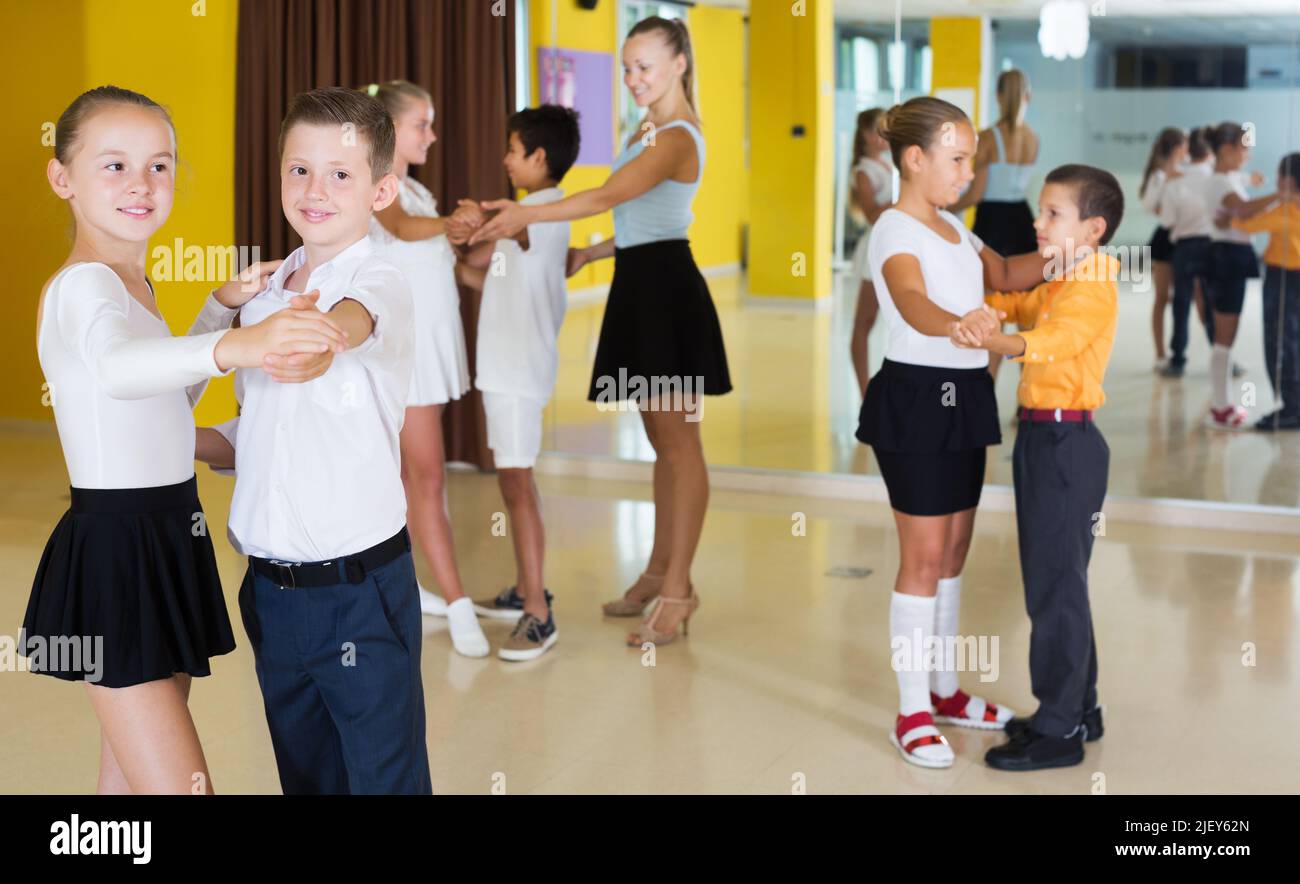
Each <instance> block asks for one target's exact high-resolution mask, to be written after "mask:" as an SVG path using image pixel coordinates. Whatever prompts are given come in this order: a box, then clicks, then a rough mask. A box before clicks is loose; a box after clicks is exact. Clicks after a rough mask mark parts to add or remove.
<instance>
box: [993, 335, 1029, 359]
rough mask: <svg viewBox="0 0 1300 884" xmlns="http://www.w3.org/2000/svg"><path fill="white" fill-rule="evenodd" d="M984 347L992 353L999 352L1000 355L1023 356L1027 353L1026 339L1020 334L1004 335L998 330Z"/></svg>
mask: <svg viewBox="0 0 1300 884" xmlns="http://www.w3.org/2000/svg"><path fill="white" fill-rule="evenodd" d="M984 349H986V350H988V351H989V352H990V353H997V354H998V355H999V356H1011V357H1013V358H1014V357H1016V356H1023V355H1024V353H1025V339H1024V338H1022V337H1021V336H1020V335H1004V334H1003V333H1002V332H998V333H996V334H994V335H992V336H990V337H989V339H988V340H987V341H986V342H985V343H984Z"/></svg>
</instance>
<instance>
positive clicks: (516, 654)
mask: <svg viewBox="0 0 1300 884" xmlns="http://www.w3.org/2000/svg"><path fill="white" fill-rule="evenodd" d="M559 638H560V631H559V630H558V629H556V628H555V614H554V613H552V612H551V610H550V608H549V607H548V608H547V609H546V622H545V623H543V622H542V621H541V620H538V619H537V618H536V617H534V616H533V615H532V614H528V613H525V614H523V616H521V617H520V618H519V622H518V623H516V624H515V629H514V632H512V633H510V638H508V639H506V643H505V644H504V645H502V646H501V650H499V651H497V656H498V657H500V658H501V659H502V660H536V659H537V658H538V657H540V656H542V654H545V653H546V652H547V651H549V650H550V649H551V647H552V646H553V645H554V644H555V642H556V641H557V640H558V639H559Z"/></svg>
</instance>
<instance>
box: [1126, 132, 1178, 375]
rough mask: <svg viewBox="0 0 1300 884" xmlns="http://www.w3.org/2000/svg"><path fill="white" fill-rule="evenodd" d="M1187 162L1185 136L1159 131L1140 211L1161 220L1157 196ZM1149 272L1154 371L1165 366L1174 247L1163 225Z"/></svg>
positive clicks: (1152, 244) (1153, 238) (1152, 245)
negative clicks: (1152, 282) (1151, 279)
mask: <svg viewBox="0 0 1300 884" xmlns="http://www.w3.org/2000/svg"><path fill="white" fill-rule="evenodd" d="M1186 159H1187V133H1186V132H1184V131H1183V130H1182V129H1177V128H1174V127H1172V126H1170V127H1168V128H1165V129H1161V130H1160V134H1159V135H1157V136H1156V140H1155V141H1154V142H1153V143H1152V144H1151V155H1150V156H1149V157H1147V167H1146V169H1144V170H1143V172H1142V185H1141V186H1140V187H1139V188H1138V200H1139V201H1140V202H1141V203H1142V208H1144V209H1146V210H1147V211H1148V212H1150V213H1151V214H1152V215H1155V216H1156V217H1157V218H1159V217H1160V195H1161V193H1163V192H1164V189H1165V185H1166V184H1168V183H1169V182H1170V181H1174V180H1177V179H1178V178H1181V177H1182V172H1180V171H1179V166H1181V165H1182V163H1183V161H1184V160H1186ZM1149 246H1150V249H1151V269H1152V275H1153V276H1154V277H1155V283H1156V300H1155V304H1154V306H1153V307H1152V308H1151V334H1152V335H1153V336H1154V337H1155V342H1156V366H1155V370H1156V371H1161V370H1163V369H1164V367H1165V366H1166V365H1167V362H1166V356H1165V308H1166V307H1168V306H1169V295H1170V293H1171V291H1172V289H1173V284H1174V264H1173V260H1174V244H1173V242H1172V241H1171V240H1170V239H1169V228H1168V227H1165V226H1164V225H1163V224H1161V225H1159V226H1157V227H1156V230H1155V233H1153V234H1151V242H1150V244H1149Z"/></svg>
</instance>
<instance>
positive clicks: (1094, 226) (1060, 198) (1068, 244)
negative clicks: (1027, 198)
mask: <svg viewBox="0 0 1300 884" xmlns="http://www.w3.org/2000/svg"><path fill="white" fill-rule="evenodd" d="M1078 187H1079V185H1076V184H1056V183H1051V184H1044V185H1043V192H1042V193H1041V194H1039V196H1038V217H1037V218H1036V219H1034V230H1036V231H1037V232H1038V253H1039V254H1040V255H1042V256H1043V257H1050V256H1051V255H1052V254H1057V255H1063V256H1065V259H1066V261H1067V262H1072V261H1073V260H1074V257H1075V254H1076V252H1077V251H1078V250H1079V249H1080V248H1081V247H1084V246H1087V247H1089V248H1092V249H1096V248H1097V246H1098V245H1099V244H1100V243H1101V238H1102V236H1103V235H1104V234H1105V232H1106V221H1105V219H1103V218H1101V217H1096V218H1080V217H1079V202H1078V194H1077V192H1076V191H1077V190H1078Z"/></svg>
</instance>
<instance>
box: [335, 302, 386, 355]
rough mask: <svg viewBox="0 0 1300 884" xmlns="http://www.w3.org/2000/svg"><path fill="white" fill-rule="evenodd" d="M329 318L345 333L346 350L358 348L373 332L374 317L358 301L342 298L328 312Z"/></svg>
mask: <svg viewBox="0 0 1300 884" xmlns="http://www.w3.org/2000/svg"><path fill="white" fill-rule="evenodd" d="M329 315H330V318H331V319H333V320H334V323H335V324H336V325H338V327H339V328H341V329H343V331H345V332H347V335H348V349H349V350H351V349H353V348H354V347H359V346H361V345H362V344H363V343H365V341H366V339H367V338H369V337H370V333H371V332H372V331H374V330H375V320H374V317H372V316H371V315H370V311H369V310H367V309H366V307H365V305H364V304H362V303H361V302H360V301H357V300H354V299H352V298H344V299H343V300H341V301H339V302H338V303H337V304H335V305H334V306H333V307H331V308H330V310H329Z"/></svg>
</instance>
